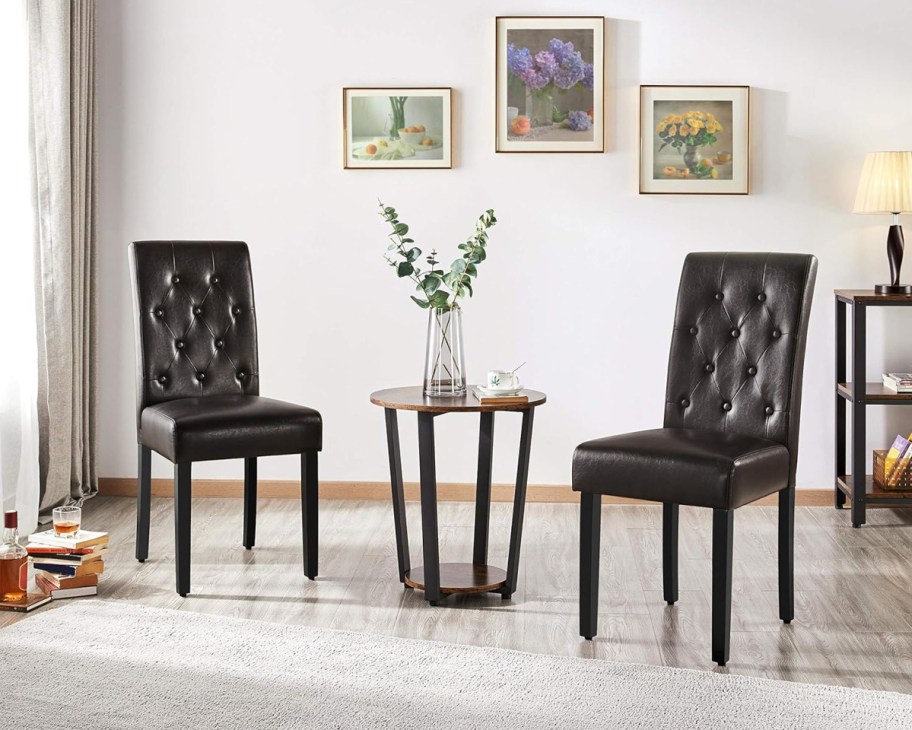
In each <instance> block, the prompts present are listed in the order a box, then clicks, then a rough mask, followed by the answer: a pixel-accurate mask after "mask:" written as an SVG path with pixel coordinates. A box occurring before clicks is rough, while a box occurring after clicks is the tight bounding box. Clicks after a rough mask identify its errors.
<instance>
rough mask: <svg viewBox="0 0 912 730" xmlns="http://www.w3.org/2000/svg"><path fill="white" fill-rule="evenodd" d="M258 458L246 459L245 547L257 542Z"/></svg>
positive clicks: (248, 547) (250, 546)
mask: <svg viewBox="0 0 912 730" xmlns="http://www.w3.org/2000/svg"><path fill="white" fill-rule="evenodd" d="M256 501H257V460H256V457H251V458H247V459H244V547H245V548H247V549H248V550H250V548H252V547H253V546H254V544H255V543H256Z"/></svg>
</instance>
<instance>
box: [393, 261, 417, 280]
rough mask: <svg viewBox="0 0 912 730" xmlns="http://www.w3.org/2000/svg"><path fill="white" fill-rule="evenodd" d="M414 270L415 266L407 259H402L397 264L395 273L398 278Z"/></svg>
mask: <svg viewBox="0 0 912 730" xmlns="http://www.w3.org/2000/svg"><path fill="white" fill-rule="evenodd" d="M414 271H415V267H414V266H412V265H411V264H410V263H409V262H408V261H403V262H402V263H401V264H399V266H397V267H396V273H397V274H398V275H399V277H400V278H402V277H403V276H410V275H411V274H412V272H414Z"/></svg>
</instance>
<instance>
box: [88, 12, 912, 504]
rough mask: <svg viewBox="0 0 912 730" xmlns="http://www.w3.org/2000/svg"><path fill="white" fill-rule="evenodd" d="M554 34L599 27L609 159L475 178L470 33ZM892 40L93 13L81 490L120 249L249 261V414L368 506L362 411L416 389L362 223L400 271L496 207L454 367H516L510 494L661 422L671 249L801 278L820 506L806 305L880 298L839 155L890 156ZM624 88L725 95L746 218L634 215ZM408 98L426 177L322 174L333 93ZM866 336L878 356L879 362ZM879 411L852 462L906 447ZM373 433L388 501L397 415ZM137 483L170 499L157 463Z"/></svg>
mask: <svg viewBox="0 0 912 730" xmlns="http://www.w3.org/2000/svg"><path fill="white" fill-rule="evenodd" d="M561 12H564V13H570V12H572V13H575V14H580V15H583V14H590V15H605V16H607V17H608V18H609V19H611V21H610V23H609V30H608V36H607V39H606V40H607V48H608V65H609V70H608V74H607V79H608V94H607V106H608V127H607V131H606V138H607V147H608V150H607V152H606V153H605V154H599V155H591V154H580V155H560V154H550V155H534V154H527V155H497V154H495V153H494V139H493V133H494V117H493V115H494V69H493V63H494V45H493V39H494V19H493V16H494V14H495V13H496V14H500V15H510V14H513V15H529V14H542V15H547V14H549V13H550V14H560V13H561ZM910 21H912V6H910V5H909V4H908V2H907V0H895V1H888V0H882V1H881V2H878V3H876V4H867V5H865V4H857V3H849V2H842V1H840V2H835V1H834V0H806V1H805V2H802V3H795V2H793V1H792V0H788V1H786V0H758V1H755V2H743V1H742V2H716V3H711V4H705V3H704V4H700V3H684V4H682V3H680V2H676V1H674V0H662V1H659V0H656V1H654V2H648V3H644V2H635V1H634V0H628V1H621V0H618V1H616V2H596V1H595V0H577V2H575V3H573V5H572V9H571V8H570V7H569V6H567V5H566V4H565V3H556V2H550V3H548V2H538V1H537V0H525V1H524V2H519V1H517V0H502V1H501V2H498V3H494V4H492V3H490V2H485V1H483V0H462V1H461V2H459V3H449V4H447V5H446V6H443V5H441V4H437V3H431V2H412V1H408V0H390V1H389V2H382V3H377V2H366V1H365V0H348V1H347V2H335V3H332V2H330V3H319V4H318V3H309V2H293V1H292V0H284V1H281V2H280V1H278V0H273V1H272V2H268V3H255V2H249V1H247V2H245V1H243V0H230V1H224V0H219V1H218V2H216V1H215V0H155V2H148V1H146V2H141V1H140V0H131V1H123V2H113V1H112V0H108V1H106V2H103V3H100V8H99V27H98V54H99V55H98V64H99V67H98V80H99V81H98V83H99V87H98V103H99V110H98V113H99V120H98V124H99V129H98V146H99V166H100V179H99V201H98V214H99V241H98V243H99V254H100V276H101V286H100V290H101V303H100V310H101V329H100V342H101V366H100V367H101V383H102V386H101V389H100V390H101V416H100V429H99V433H100V438H101V444H100V459H101V464H100V473H101V474H102V475H104V476H125V475H133V474H135V451H134V446H135V431H134V390H133V388H134V380H133V379H134V362H133V344H132V343H133V329H132V327H133V325H132V320H131V300H130V287H129V277H128V271H127V257H126V247H127V244H128V243H129V242H130V241H132V240H136V239H146V238H235V239H243V240H246V241H248V242H249V243H250V246H251V250H252V253H253V263H254V275H255V280H256V288H257V308H258V315H259V327H260V365H261V381H262V391H263V394H264V395H271V396H275V397H279V398H285V399H288V400H292V401H298V402H301V403H305V404H309V405H312V406H314V407H316V408H318V409H319V410H320V411H321V412H322V413H323V417H324V422H325V451H324V455H323V460H322V462H321V475H322V477H323V478H326V479H331V480H384V479H387V478H388V471H387V464H386V452H385V440H384V429H383V417H382V412H381V410H380V409H379V408H376V407H375V406H372V405H370V403H369V402H368V396H369V394H370V392H371V391H372V390H373V389H376V388H380V387H384V386H393V385H401V384H408V383H414V382H417V381H418V380H419V378H420V377H421V369H422V351H423V347H424V331H425V319H424V318H425V314H424V312H422V311H420V310H419V309H418V308H417V307H416V306H415V305H414V304H413V303H412V302H410V301H409V299H408V295H409V293H410V292H409V291H408V286H407V285H406V284H405V283H404V282H402V281H398V280H396V279H395V278H394V277H393V276H392V273H391V271H390V269H388V268H387V267H386V266H385V265H384V263H383V261H382V258H381V254H382V252H383V251H384V247H385V238H384V236H385V230H384V227H383V225H382V224H381V221H380V219H379V218H378V217H377V216H376V215H375V208H374V206H375V203H376V200H377V197H378V196H382V198H383V199H384V201H386V202H388V203H392V204H394V205H395V206H396V207H397V208H398V209H399V210H400V212H401V214H402V216H403V219H404V220H406V221H407V222H408V223H409V224H410V225H411V227H412V231H413V233H414V237H415V238H416V239H417V241H418V242H419V244H420V245H422V246H423V247H425V248H426V249H430V248H431V247H432V246H436V247H437V248H438V249H441V250H444V251H446V250H453V251H454V252H455V245H456V244H457V243H458V242H460V241H461V240H462V239H463V238H464V237H465V236H467V235H468V233H469V232H470V231H471V229H472V224H473V221H474V220H475V218H476V216H477V215H478V214H479V213H480V212H481V211H482V210H483V209H485V208H487V207H493V208H495V209H496V211H497V216H498V218H499V220H500V223H499V225H498V226H497V227H496V228H495V229H494V230H493V231H492V241H491V244H490V249H489V251H490V258H489V260H488V261H486V262H485V264H484V265H483V267H482V269H481V272H480V276H479V279H478V283H477V288H476V291H477V296H476V298H475V299H474V300H472V301H470V302H469V303H468V304H467V306H466V313H465V315H466V316H465V324H466V350H467V360H468V363H467V364H468V367H469V371H470V373H472V374H474V375H475V377H478V375H480V374H481V373H482V372H483V371H484V370H486V369H487V368H489V367H511V366H513V365H515V364H517V363H519V362H522V361H523V360H526V361H528V365H526V367H525V368H524V369H523V371H522V372H523V375H524V377H525V379H526V381H527V382H528V384H529V385H532V386H535V387H538V388H541V389H542V390H545V391H547V393H548V396H549V399H550V400H549V402H548V404H547V405H546V406H545V407H543V408H542V409H540V410H539V411H538V414H537V416H536V425H535V441H534V447H533V452H532V465H531V475H530V480H531V482H532V483H542V484H548V483H550V484H566V483H569V479H570V460H571V455H572V452H573V448H574V446H575V445H576V444H577V443H579V442H580V441H583V440H585V439H588V438H593V437H596V436H600V435H606V434H610V433H614V432H620V431H626V430H634V429H640V428H649V427H654V426H657V425H660V424H661V419H662V409H663V397H664V387H665V366H666V359H667V356H668V345H669V340H670V328H671V322H672V314H673V309H674V298H675V291H676V287H677V282H678V276H679V272H680V267H681V262H682V260H683V257H684V255H685V254H686V253H687V252H688V251H692V250H710V249H718V250H722V249H735V250H762V249H771V250H783V251H806V252H811V253H814V254H816V255H817V256H818V257H819V258H820V273H819V278H818V282H817V292H818V293H817V300H816V303H815V306H814V312H813V316H812V319H811V328H810V342H809V347H808V355H807V367H806V378H805V399H804V418H803V429H802V439H801V443H802V451H801V458H800V461H799V472H798V482H799V486H806V487H811V486H814V487H820V486H825V485H829V484H831V483H832V453H833V452H832V443H831V442H832V435H833V412H834V406H833V395H832V393H833V386H832V377H833V300H832V290H833V288H834V287H837V286H844V287H869V286H871V285H873V284H874V283H875V282H880V281H884V280H886V279H887V278H888V277H887V269H886V266H887V265H886V260H885V255H884V241H885V238H886V232H887V225H888V223H889V221H888V220H887V219H886V218H880V217H871V216H853V215H851V213H850V211H851V207H852V202H853V200H854V194H855V185H856V183H857V178H858V175H859V173H860V170H861V163H862V159H863V155H864V153H865V152H866V151H868V150H875V149H910V148H912V93H910V92H912V82H910V76H909V72H908V61H909V54H908V50H907V49H908V45H907V43H908V28H909V27H910ZM641 83H645V84H700V83H704V84H749V85H751V86H752V87H753V175H752V178H753V185H752V190H753V191H752V194H751V195H750V196H749V197H730V198H722V197H713V196H703V197H701V196H680V197H676V196H641V195H638V194H637V152H636V150H637V137H638V131H637V106H638V86H639V84H641ZM421 84H427V85H429V86H431V85H433V86H445V85H450V86H452V87H454V89H455V90H456V109H455V120H456V125H455V126H456V145H455V162H456V167H455V169H454V170H452V171H437V170H419V171H388V172H387V171H343V169H342V152H341V134H342V133H341V108H342V100H341V89H342V87H343V86H344V85H352V86H371V85H388V86H395V85H421ZM907 268H908V273H907V275H906V278H907V280H912V263H910V264H909V266H908V267H907ZM907 317H908V315H905V317H904V315H903V313H902V312H901V311H889V312H879V313H875V314H873V315H872V317H871V318H870V319H871V320H872V322H871V324H870V325H869V329H870V330H871V332H870V335H871V341H872V342H873V346H872V348H871V352H870V357H869V368H872V369H873V372H874V373H875V374H876V373H879V372H880V370H881V368H883V367H889V368H891V369H899V368H902V369H904V370H909V369H912V343H910V338H909V337H908V333H909V331H910V330H909V324H910V320H909V319H908V318H907ZM885 323H886V324H889V325H891V326H894V325H895V327H896V333H897V334H896V336H895V337H894V338H893V339H899V338H902V340H905V342H902V341H900V342H893V343H891V344H890V346H889V350H890V353H891V354H889V355H887V354H885V351H886V349H887V346H886V345H885V344H884V338H883V336H882V329H883V326H884V324H885ZM893 414H894V415H893V416H892V418H893V420H892V421H890V422H889V423H884V422H883V421H882V420H881V419H883V418H886V417H887V416H886V415H885V414H884V413H883V412H882V411H874V413H873V418H872V419H871V420H873V421H874V426H875V428H874V429H873V431H872V434H873V436H874V437H875V438H872V446H873V445H874V444H875V443H876V444H878V445H879V444H880V443H882V442H883V441H884V438H885V435H884V434H885V433H886V432H895V431H896V430H898V429H901V428H907V427H908V426H909V424H908V423H905V424H903V422H902V421H901V420H897V419H901V416H900V415H896V411H895V410H894V411H893ZM517 420H518V419H517V418H516V417H510V416H502V417H500V418H499V420H498V424H497V431H498V433H497V448H496V449H495V457H496V464H495V474H494V477H495V480H496V481H502V482H507V481H510V480H511V479H512V477H513V470H514V468H515V467H514V459H515V453H516V452H515V439H516V437H517V435H518V424H517V422H516V421H517ZM437 423H438V452H439V455H438V463H439V476H440V478H441V480H447V481H472V480H473V479H474V473H475V447H476V443H477V442H476V428H477V423H476V420H475V419H474V418H469V417H456V416H449V417H447V418H444V419H441V420H439V421H438V422H437ZM400 427H401V429H402V434H403V458H404V461H405V465H404V466H405V472H406V473H405V476H406V479H416V478H417V454H416V447H415V437H414V431H415V425H414V419H413V417H411V416H408V415H404V416H403V417H401V418H400ZM155 473H156V474H157V475H166V474H169V473H170V472H169V470H168V468H167V466H166V464H165V463H164V462H163V460H160V459H156V461H155ZM195 473H196V474H198V475H200V476H212V477H234V478H239V477H240V474H241V471H240V465H239V464H237V463H213V464H205V465H200V467H199V468H198V469H197V470H196V472H195ZM261 475H262V477H264V478H295V476H296V475H297V461H296V460H295V459H293V458H274V459H265V460H263V462H262V466H261Z"/></svg>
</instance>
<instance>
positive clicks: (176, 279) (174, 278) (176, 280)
mask: <svg viewBox="0 0 912 730" xmlns="http://www.w3.org/2000/svg"><path fill="white" fill-rule="evenodd" d="M171 283H172V284H180V283H181V278H180V277H179V276H178V275H177V274H175V275H174V276H172V277H171Z"/></svg>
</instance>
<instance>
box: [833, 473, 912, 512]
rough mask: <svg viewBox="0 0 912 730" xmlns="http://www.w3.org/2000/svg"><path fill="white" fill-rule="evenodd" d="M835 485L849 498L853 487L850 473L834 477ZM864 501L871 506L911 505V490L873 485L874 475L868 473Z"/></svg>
mask: <svg viewBox="0 0 912 730" xmlns="http://www.w3.org/2000/svg"><path fill="white" fill-rule="evenodd" d="M836 484H837V486H838V487H839V488H840V489H841V490H842V491H843V492H845V493H846V495H848V497H849V498H850V499H851V497H852V491H853V490H854V488H855V480H854V479H853V478H852V475H851V474H849V475H848V476H840V477H836ZM865 502H866V503H867V504H868V505H871V506H877V505H878V504H882V505H883V506H895V505H897V504H909V505H912V492H910V491H905V490H901V489H880V488H877V487H875V486H874V477H873V476H872V475H870V474H868V475H867V476H866V477H865Z"/></svg>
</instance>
